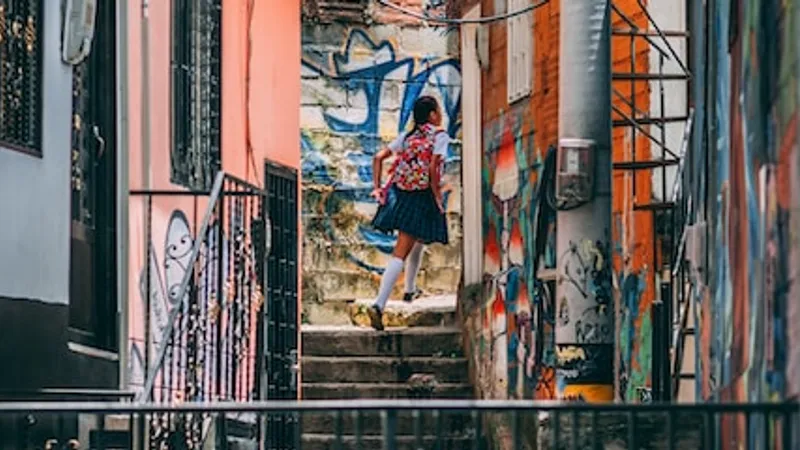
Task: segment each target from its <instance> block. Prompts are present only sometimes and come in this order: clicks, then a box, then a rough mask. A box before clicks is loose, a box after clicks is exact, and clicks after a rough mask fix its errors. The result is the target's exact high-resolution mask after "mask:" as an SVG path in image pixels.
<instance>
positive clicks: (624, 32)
mask: <svg viewBox="0 0 800 450" xmlns="http://www.w3.org/2000/svg"><path fill="white" fill-rule="evenodd" d="M661 34H663V35H664V36H665V37H685V38H688V37H689V36H690V33H689V32H688V31H663V32H662V33H659V32H658V31H656V30H634V29H631V28H614V29H612V30H611V35H612V36H628V37H630V36H649V37H658V36H661Z"/></svg>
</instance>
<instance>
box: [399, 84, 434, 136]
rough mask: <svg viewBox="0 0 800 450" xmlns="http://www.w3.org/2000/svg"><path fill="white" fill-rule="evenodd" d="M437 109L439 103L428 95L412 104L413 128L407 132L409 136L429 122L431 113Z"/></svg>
mask: <svg viewBox="0 0 800 450" xmlns="http://www.w3.org/2000/svg"><path fill="white" fill-rule="evenodd" d="M437 109H439V102H437V101H436V99H435V98H433V97H432V96H430V95H423V96H421V97H419V98H417V101H415V102H414V128H412V129H411V131H409V132H408V134H407V135H406V139H408V137H409V136H411V135H412V134H414V133H416V132H417V131H419V128H420V127H421V126H423V125H425V124H426V123H428V120H430V117H431V113H432V112H434V111H436V110H437Z"/></svg>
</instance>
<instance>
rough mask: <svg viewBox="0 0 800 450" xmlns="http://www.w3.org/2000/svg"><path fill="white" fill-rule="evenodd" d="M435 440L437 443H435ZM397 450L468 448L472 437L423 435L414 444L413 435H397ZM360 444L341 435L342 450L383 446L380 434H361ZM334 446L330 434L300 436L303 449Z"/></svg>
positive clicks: (381, 447)
mask: <svg viewBox="0 0 800 450" xmlns="http://www.w3.org/2000/svg"><path fill="white" fill-rule="evenodd" d="M437 441H439V442H438V444H439V445H437ZM395 442H397V446H396V447H394V448H397V450H418V449H420V448H424V449H438V450H469V449H470V448H473V447H472V442H473V441H472V439H471V438H469V437H466V436H460V437H448V438H444V437H441V438H437V437H436V436H424V437H423V438H422V445H421V446H417V445H416V437H415V436H397V437H396V440H395ZM361 444H362V445H361V446H358V445H356V440H355V438H354V437H353V436H343V437H342V450H349V449H356V448H359V449H361V450H373V449H375V450H381V449H383V448H386V447H384V446H383V437H382V436H362V441H361ZM335 448H337V447H336V437H335V436H334V435H332V434H305V435H303V438H302V449H303V450H330V449H335Z"/></svg>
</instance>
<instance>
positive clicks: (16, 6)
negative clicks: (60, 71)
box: [0, 0, 43, 155]
mask: <svg viewBox="0 0 800 450" xmlns="http://www.w3.org/2000/svg"><path fill="white" fill-rule="evenodd" d="M42 10H43V7H42V1H41V0H0V146H2V147H7V148H12V149H15V150H20V151H23V152H26V153H31V154H34V155H41V136H40V131H41V119H42V117H41V111H42V70H41V69H42V45H41V30H40V28H41V23H42Z"/></svg>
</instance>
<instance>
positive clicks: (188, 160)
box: [170, 0, 222, 190]
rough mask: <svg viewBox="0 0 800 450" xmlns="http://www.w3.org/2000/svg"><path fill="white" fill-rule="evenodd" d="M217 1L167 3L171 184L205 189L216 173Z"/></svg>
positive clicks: (218, 109)
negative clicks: (169, 17) (169, 20)
mask: <svg viewBox="0 0 800 450" xmlns="http://www.w3.org/2000/svg"><path fill="white" fill-rule="evenodd" d="M221 3H222V2H221V0H173V2H172V5H173V6H172V8H173V10H172V42H173V48H172V113H173V114H172V136H173V139H172V140H173V142H172V155H171V158H170V166H171V180H172V182H173V183H176V184H179V185H181V186H184V187H187V188H189V189H196V190H208V189H210V188H211V184H212V183H213V181H214V176H215V175H216V173H217V172H218V171H219V170H220V169H221V166H222V154H221V139H220V136H221V100H220V98H221V90H222V83H221V71H222V27H221V25H222V4H221Z"/></svg>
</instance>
